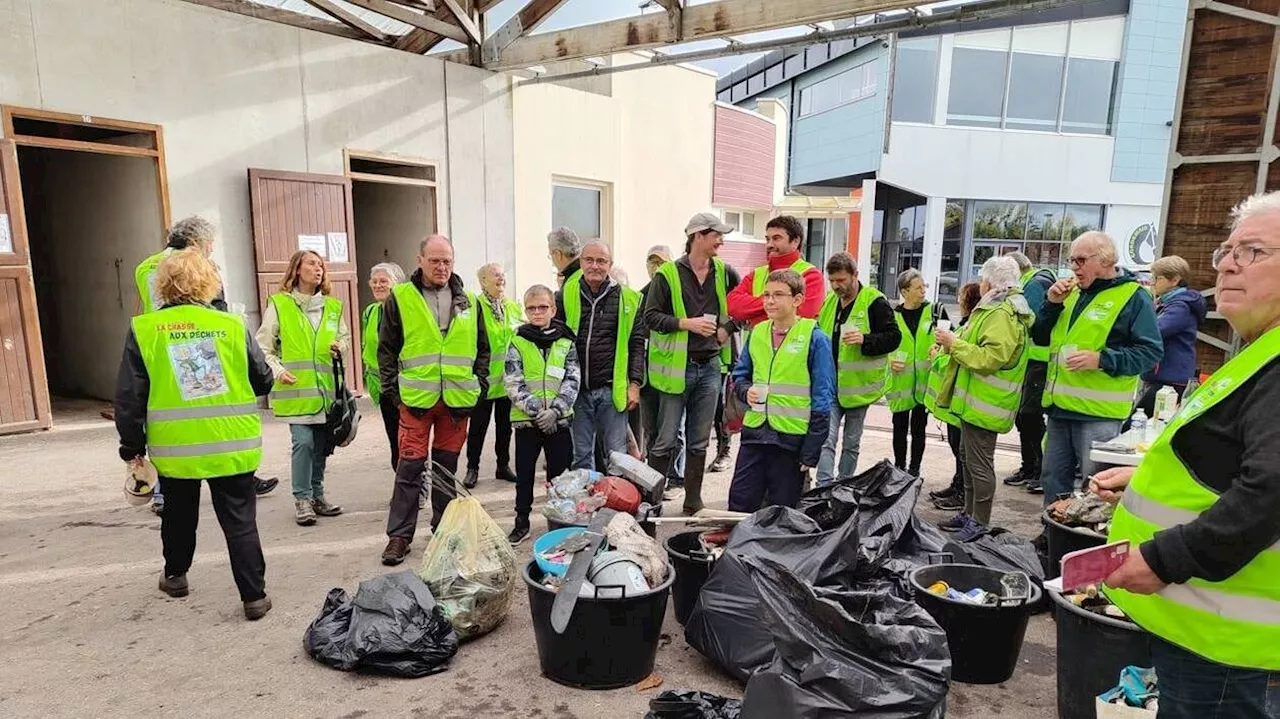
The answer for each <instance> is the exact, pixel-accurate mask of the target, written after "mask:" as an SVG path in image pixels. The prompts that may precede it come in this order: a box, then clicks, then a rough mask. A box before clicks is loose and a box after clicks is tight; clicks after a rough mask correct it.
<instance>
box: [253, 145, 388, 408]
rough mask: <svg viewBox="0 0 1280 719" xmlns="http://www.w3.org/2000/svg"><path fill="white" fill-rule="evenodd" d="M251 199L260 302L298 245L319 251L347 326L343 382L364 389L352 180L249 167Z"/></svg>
mask: <svg viewBox="0 0 1280 719" xmlns="http://www.w3.org/2000/svg"><path fill="white" fill-rule="evenodd" d="M249 199H250V204H251V206H252V210H253V254H254V259H255V261H256V264H257V270H258V301H259V306H260V307H262V308H265V307H266V304H267V298H268V297H270V296H271V293H273V292H275V291H276V290H277V289H278V288H279V285H280V280H281V279H283V278H284V273H285V270H287V269H288V267H289V258H291V257H292V256H293V253H295V252H297V251H298V250H300V249H314V250H316V251H317V252H320V254H322V255H323V256H324V258H325V263H326V266H327V267H328V271H329V283H330V284H331V285H332V287H333V297H335V298H336V299H338V300H339V301H341V302H342V316H343V319H344V321H345V322H346V323H347V327H348V328H349V329H350V330H351V343H352V351H351V353H350V355H349V356H348V362H347V385H348V386H349V387H351V388H352V390H353V391H363V389H364V380H363V372H362V368H361V358H360V326H359V325H360V308H359V307H357V306H356V303H357V302H358V301H359V293H358V292H357V289H358V286H357V283H358V282H359V281H360V278H359V276H358V274H357V271H356V248H355V222H354V221H353V219H352V217H353V210H352V204H351V180H350V179H349V178H346V177H343V176H341V175H318V174H312V173H302V172H276V171H273V170H258V169H252V168H251V169H250V170H249Z"/></svg>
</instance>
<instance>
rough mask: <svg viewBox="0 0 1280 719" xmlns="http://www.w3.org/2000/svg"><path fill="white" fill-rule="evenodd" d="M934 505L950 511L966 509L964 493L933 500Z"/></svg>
mask: <svg viewBox="0 0 1280 719" xmlns="http://www.w3.org/2000/svg"><path fill="white" fill-rule="evenodd" d="M933 506H934V507H935V508H937V509H942V510H946V511H948V512H956V511H959V510H961V509H964V495H963V494H953V495H951V496H950V497H943V498H942V499H935V500H933Z"/></svg>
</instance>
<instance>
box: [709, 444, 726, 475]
mask: <svg viewBox="0 0 1280 719" xmlns="http://www.w3.org/2000/svg"><path fill="white" fill-rule="evenodd" d="M728 468H729V448H728V447H725V448H724V449H721V450H720V451H719V452H716V458H715V461H713V462H712V463H711V466H710V467H707V471H708V472H723V471H725V470H726V469H728Z"/></svg>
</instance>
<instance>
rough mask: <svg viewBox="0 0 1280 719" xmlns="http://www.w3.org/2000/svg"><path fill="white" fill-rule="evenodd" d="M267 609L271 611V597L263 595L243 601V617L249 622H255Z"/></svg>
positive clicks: (263, 615)
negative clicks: (259, 597)
mask: <svg viewBox="0 0 1280 719" xmlns="http://www.w3.org/2000/svg"><path fill="white" fill-rule="evenodd" d="M269 611H271V597H263V598H262V599H255V600H253V601H252V602H245V603H244V618H245V619H248V620H249V621H251V622H256V621H258V620H259V619H262V618H263V617H265V616H267V612H269Z"/></svg>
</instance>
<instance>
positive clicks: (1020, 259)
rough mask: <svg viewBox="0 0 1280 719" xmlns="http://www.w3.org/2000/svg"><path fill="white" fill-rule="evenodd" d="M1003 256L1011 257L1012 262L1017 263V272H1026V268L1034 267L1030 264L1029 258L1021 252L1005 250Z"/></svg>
mask: <svg viewBox="0 0 1280 719" xmlns="http://www.w3.org/2000/svg"><path fill="white" fill-rule="evenodd" d="M1004 256H1005V257H1009V258H1012V259H1013V261H1014V262H1017V263H1018V271H1019V272H1026V271H1027V270H1029V269H1031V268H1033V267H1035V265H1033V264H1031V258H1030V257H1027V256H1026V255H1024V254H1022V253H1021V252H1006V253H1005V255H1004Z"/></svg>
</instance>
